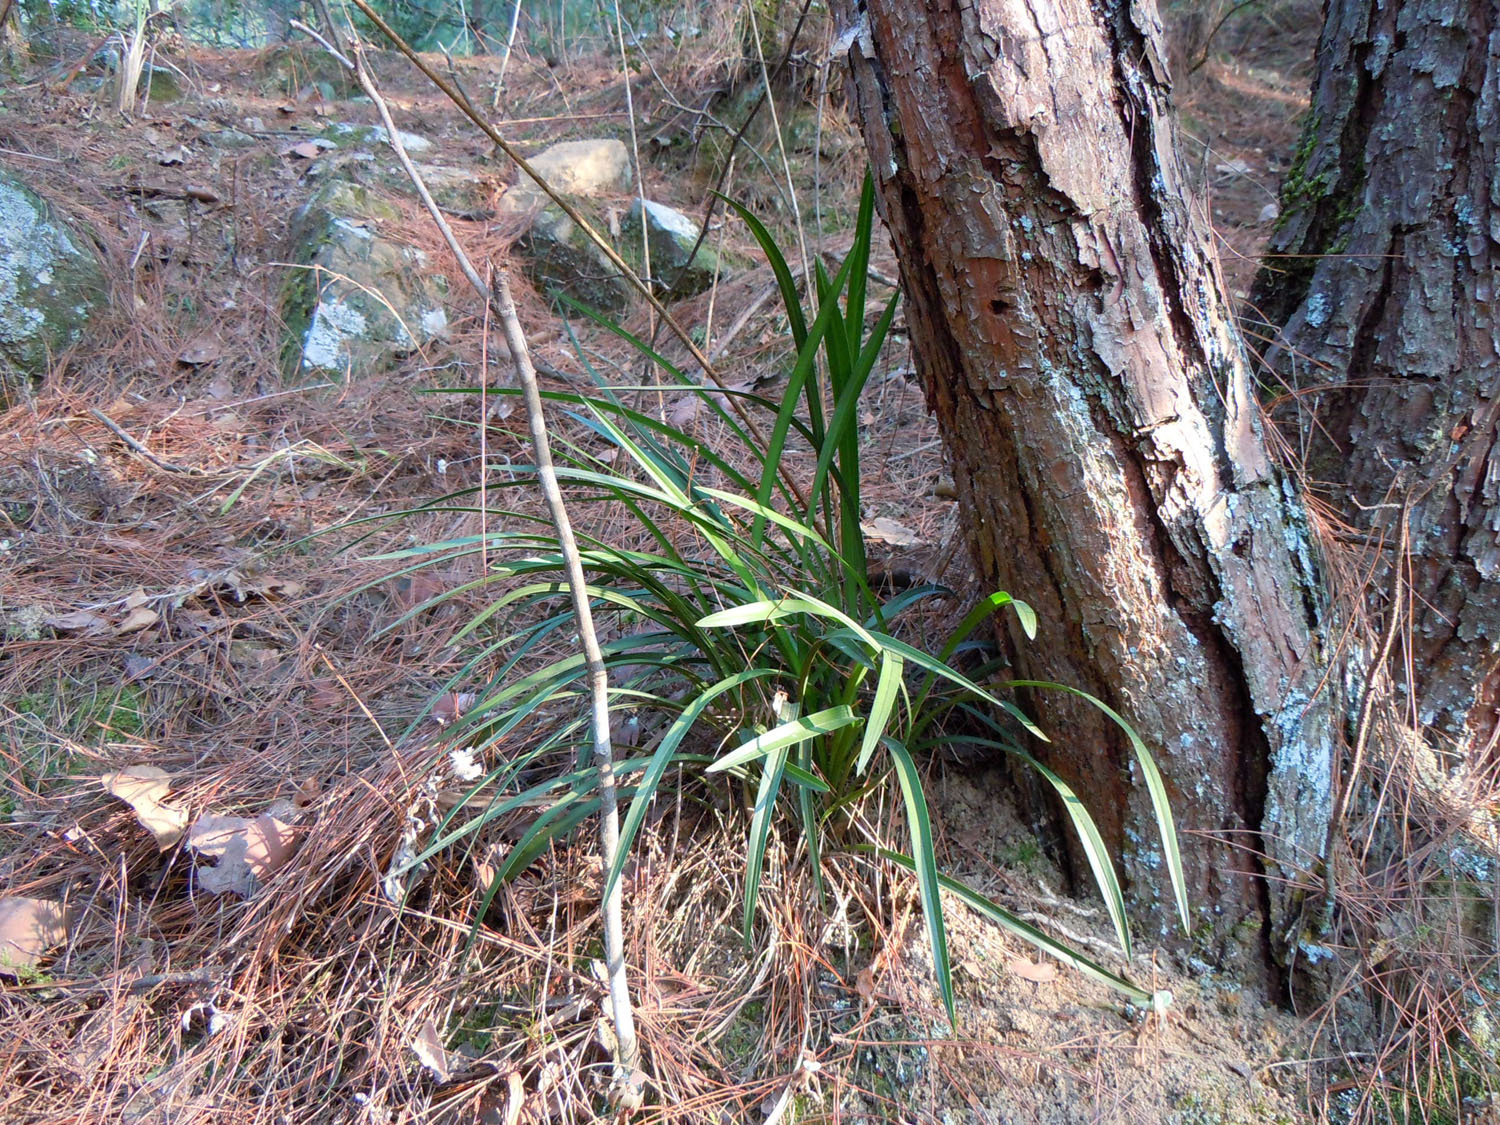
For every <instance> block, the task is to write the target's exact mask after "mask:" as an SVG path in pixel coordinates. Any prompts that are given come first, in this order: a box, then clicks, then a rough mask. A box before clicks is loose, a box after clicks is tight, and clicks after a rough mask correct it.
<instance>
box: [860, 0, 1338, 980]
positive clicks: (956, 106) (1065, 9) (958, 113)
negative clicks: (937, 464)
mask: <svg viewBox="0 0 1500 1125" xmlns="http://www.w3.org/2000/svg"><path fill="white" fill-rule="evenodd" d="M1104 8H1107V9H1108V12H1107V13H1106V14H1104V15H1101V14H1100V12H1101V9H1104ZM839 18H840V19H841V21H843V22H844V23H846V24H847V25H850V26H853V27H855V28H857V29H858V33H857V34H856V36H855V38H854V41H853V45H852V46H851V48H850V53H849V61H850V64H851V67H852V75H853V88H854V91H855V96H856V98H857V101H858V109H859V114H860V117H861V120H862V123H863V129H864V133H865V138H866V141H867V144H868V146H869V149H870V152H871V158H872V164H873V166H874V170H875V175H876V179H877V182H878V184H879V188H880V198H881V201H882V207H883V210H882V214H883V216H884V218H885V220H886V223H887V225H888V227H889V229H890V232H891V237H892V239H893V241H894V244H895V248H896V252H897V256H898V258H899V259H900V262H901V271H902V284H903V288H904V289H905V291H906V294H907V298H908V303H907V306H906V317H907V323H908V325H909V328H910V332H911V336H912V344H913V348H914V351H915V354H916V358H917V363H918V366H919V369H920V371H921V373H922V377H923V379H924V382H925V387H926V392H927V399H928V404H929V406H930V408H931V409H932V410H933V411H935V412H936V415H937V418H938V421H939V424H940V426H941V429H942V432H943V434H944V435H945V438H946V440H947V448H948V454H949V456H950V458H951V461H952V465H953V469H954V475H955V480H956V482H957V485H958V491H959V500H960V504H961V507H962V513H963V517H964V520H965V522H966V526H967V528H968V533H969V539H970V546H971V548H972V552H973V556H974V559H975V561H976V563H977V565H978V568H979V570H980V573H981V575H982V576H983V578H984V580H985V581H986V582H988V583H990V584H991V585H993V586H994V587H995V588H999V589H1005V590H1008V591H1010V592H1011V593H1013V594H1015V595H1016V596H1018V597H1021V598H1023V599H1025V600H1027V601H1029V602H1030V603H1031V604H1032V605H1033V606H1035V607H1036V609H1037V611H1038V614H1039V615H1040V618H1041V632H1040V635H1039V636H1038V638H1037V640H1036V642H1035V643H1031V644H1028V643H1026V642H1025V641H1024V638H1021V637H1020V636H1018V635H1013V636H1011V637H1010V642H1011V650H1012V652H1013V655H1014V664H1015V670H1016V673H1017V675H1018V676H1019V677H1021V678H1033V677H1035V678H1042V679H1048V680H1055V681H1058V682H1061V683H1064V684H1069V685H1072V686H1075V687H1079V688H1083V689H1085V690H1087V691H1089V692H1092V693H1094V694H1096V695H1098V696H1099V697H1101V698H1102V699H1104V700H1105V701H1107V702H1109V703H1110V704H1111V705H1113V706H1115V707H1116V708H1117V709H1118V710H1120V711H1121V712H1122V713H1124V714H1125V715H1126V716H1127V718H1128V719H1129V720H1130V721H1131V722H1132V723H1133V724H1134V725H1135V727H1136V729H1137V730H1138V731H1139V732H1140V734H1141V735H1142V736H1143V737H1144V738H1145V740H1146V741H1147V743H1148V744H1149V745H1150V746H1151V748H1152V750H1153V752H1154V753H1155V754H1156V755H1157V759H1158V761H1159V763H1160V765H1161V767H1162V769H1163V772H1164V773H1165V775H1166V777H1167V779H1168V785H1169V788H1170V791H1171V796H1172V801H1173V805H1174V808H1175V810H1176V813H1177V817H1178V823H1179V827H1180V829H1181V831H1182V833H1183V841H1182V843H1183V849H1184V859H1185V862H1186V864H1187V868H1188V879H1189V887H1190V891H1191V894H1192V896H1193V904H1194V909H1195V916H1194V925H1195V929H1197V931H1198V936H1199V937H1203V936H1206V935H1210V934H1212V935H1215V936H1217V937H1218V938H1220V939H1221V940H1223V941H1224V942H1225V946H1226V948H1225V951H1226V952H1230V953H1232V952H1234V951H1235V949H1236V948H1237V949H1238V950H1239V951H1240V952H1241V953H1243V954H1244V956H1245V959H1246V960H1247V961H1248V962H1249V963H1252V964H1268V963H1269V961H1270V960H1271V959H1272V958H1273V957H1274V956H1275V955H1277V954H1278V953H1279V951H1281V950H1284V948H1285V945H1286V943H1287V942H1289V941H1295V940H1296V937H1295V935H1294V934H1293V933H1292V932H1291V931H1292V929H1293V928H1294V926H1295V913H1294V907H1295V905H1296V903H1295V897H1296V894H1297V893H1298V892H1297V890H1296V887H1297V884H1296V879H1297V873H1298V871H1299V870H1306V869H1307V868H1308V867H1309V866H1312V865H1314V864H1315V862H1316V857H1317V856H1318V855H1319V854H1320V852H1321V850H1322V848H1323V843H1324V836H1325V833H1326V826H1327V818H1328V812H1329V805H1330V799H1331V797H1330V791H1331V761H1332V754H1333V748H1334V735H1335V730H1336V729H1337V727H1338V720H1337V715H1338V714H1339V713H1340V712H1339V706H1338V703H1337V701H1336V700H1334V699H1332V698H1331V695H1330V693H1329V692H1328V691H1327V690H1325V686H1324V684H1323V681H1324V678H1325V677H1324V672H1325V669H1326V653H1325V645H1324V638H1323V624H1322V622H1321V618H1320V609H1319V584H1318V576H1317V574H1316V573H1315V564H1314V560H1313V559H1312V553H1311V549H1310V545H1309V539H1308V535H1307V533H1306V531H1305V528H1304V525H1303V521H1302V517H1301V510H1300V508H1299V506H1298V503H1297V502H1296V500H1295V499H1294V498H1293V497H1292V496H1291V494H1290V491H1289V489H1288V487H1287V484H1286V482H1285V481H1284V480H1283V479H1282V477H1281V476H1280V475H1279V473H1278V472H1277V470H1276V468H1275V466H1274V465H1273V464H1272V462H1271V461H1270V459H1269V458H1268V457H1267V455H1266V451H1265V448H1264V443H1263V440H1262V434H1261V430H1260V423H1259V414H1258V409H1257V405H1256V403H1255V401H1254V398H1253V394H1252V392H1251V390H1250V386H1251V384H1250V380H1249V378H1248V367H1247V363H1246V359H1245V354H1244V351H1243V348H1242V346H1241V343H1240V340H1239V338H1238V335H1237V333H1236V331H1235V329H1234V328H1233V323H1232V319H1231V315H1230V306H1229V302H1228V300H1227V298H1226V296H1225V292H1224V287H1223V284H1222V282H1221V279H1220V277H1219V275H1218V272H1217V268H1216V266H1215V264H1214V262H1213V260H1212V256H1211V254H1210V251H1209V241H1208V232H1207V227H1206V224H1205V222H1204V220H1203V217H1202V215H1201V213H1200V211H1199V210H1198V209H1197V208H1196V207H1195V206H1193V205H1192V204H1191V203H1190V196H1191V193H1190V191H1189V190H1188V185H1187V182H1186V176H1185V174H1184V170H1183V167H1182V165H1181V163H1180V161H1179V158H1178V154H1177V151H1176V147H1175V139H1174V130H1173V123H1172V121H1171V118H1170V114H1169V111H1168V97H1167V79H1166V75H1165V72H1164V67H1163V65H1162V63H1161V61H1160V60H1161V59H1162V58H1163V53H1162V46H1161V38H1160V27H1159V25H1158V23H1157V21H1156V16H1155V11H1154V8H1153V6H1152V5H1151V4H1150V3H1149V2H1146V3H1141V2H1137V3H1132V4H1128V5H1127V4H1110V5H1098V4H1096V3H1090V2H1089V0H1054V2H1048V0H928V2H927V3H924V4H921V5H917V4H911V3H907V2H904V0H869V3H868V9H867V11H866V10H861V11H860V12H859V13H858V14H856V13H855V12H853V11H852V10H847V9H846V10H845V11H843V12H842V13H841V14H840V16H839ZM1026 705H1027V706H1028V707H1029V708H1030V709H1031V710H1032V712H1033V714H1034V715H1036V717H1037V718H1039V720H1040V721H1041V724H1042V725H1043V727H1044V728H1045V729H1047V730H1048V731H1050V732H1051V733H1052V736H1053V739H1054V741H1053V743H1052V744H1051V745H1050V746H1047V747H1041V746H1038V747H1037V749H1038V750H1039V751H1042V750H1045V757H1046V758H1047V760H1048V761H1049V762H1050V763H1052V764H1053V765H1054V766H1055V767H1056V768H1057V769H1058V770H1059V771H1060V772H1061V773H1062V774H1063V775H1064V776H1065V777H1066V778H1067V779H1068V780H1069V781H1070V782H1071V783H1072V784H1074V785H1075V786H1076V787H1077V788H1078V789H1079V791H1080V792H1081V794H1082V796H1083V797H1084V799H1085V801H1086V803H1087V804H1088V805H1089V806H1090V808H1091V809H1092V810H1093V811H1094V813H1095V816H1096V817H1097V818H1098V820H1099V822H1100V827H1101V829H1102V831H1103V832H1104V834H1105V837H1106V840H1107V841H1109V842H1110V843H1111V844H1112V846H1114V847H1115V848H1116V849H1117V854H1119V855H1121V856H1122V857H1123V865H1124V871H1125V875H1126V878H1127V880H1128V885H1129V887H1130V892H1131V894H1132V897H1133V898H1134V900H1135V902H1136V903H1137V904H1138V905H1140V906H1144V907H1148V908H1154V917H1155V919H1156V920H1157V922H1158V924H1159V925H1161V926H1162V927H1163V930H1164V929H1165V927H1166V924H1167V921H1168V919H1169V918H1170V911H1169V910H1168V909H1166V903H1167V901H1168V897H1169V890H1168V888H1167V885H1166V876H1165V872H1164V870H1163V867H1162V864H1161V854H1160V849H1159V847H1158V845H1157V843H1156V841H1155V834H1154V830H1153V828H1152V820H1151V817H1150V812H1149V808H1148V806H1147V803H1146V796H1145V793H1144V791H1143V788H1142V786H1141V784H1140V778H1139V775H1138V773H1136V772H1134V771H1133V769H1132V766H1131V758H1130V755H1129V753H1128V748H1127V747H1126V746H1125V745H1124V744H1123V742H1122V740H1121V738H1120V737H1119V736H1118V732H1117V731H1116V730H1115V729H1114V728H1112V726H1111V725H1110V723H1109V722H1107V721H1106V720H1105V719H1104V718H1103V717H1102V716H1101V715H1100V714H1099V713H1098V712H1097V711H1095V710H1093V709H1091V708H1090V707H1089V706H1088V705H1086V704H1083V703H1081V702H1079V701H1078V700H1077V699H1076V698H1073V697H1069V696H1067V695H1064V694H1061V693H1055V692H1034V693H1032V694H1031V696H1030V698H1029V699H1028V700H1027V701H1026ZM1262 855H1265V856H1267V857H1269V859H1268V860H1267V861H1265V862H1268V863H1269V865H1270V866H1271V868H1272V870H1271V871H1266V870H1265V869H1264V868H1263V861H1262V859H1261V858H1260V857H1261V856H1262ZM1268 874H1269V875H1272V876H1274V877H1273V878H1270V879H1267V878H1266V877H1265V876H1266V875H1268ZM1152 936H1153V937H1155V936H1157V935H1156V934H1153V935H1152Z"/></svg>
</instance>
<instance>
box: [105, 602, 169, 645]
mask: <svg viewBox="0 0 1500 1125" xmlns="http://www.w3.org/2000/svg"><path fill="white" fill-rule="evenodd" d="M160 620H161V614H159V613H157V612H156V610H154V609H147V608H146V607H145V606H143V605H140V606H136V607H135V608H134V609H132V610H131V611H130V612H129V613H127V614H126V615H125V616H124V617H123V618H122V619H121V620H120V623H119V624H118V625H116V626H115V636H117V637H118V636H123V635H124V634H125V633H134V632H135V631H136V630H137V629H144V628H145V627H146V626H147V625H155V624H156V623H157V622H158V621H160Z"/></svg>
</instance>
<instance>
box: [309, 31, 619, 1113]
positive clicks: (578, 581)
mask: <svg viewBox="0 0 1500 1125" xmlns="http://www.w3.org/2000/svg"><path fill="white" fill-rule="evenodd" d="M329 30H330V32H331V33H332V32H333V29H332V28H331V27H330V29H329ZM348 53H349V54H351V55H352V56H353V58H354V73H355V76H356V77H357V78H358V80H359V85H360V88H361V89H362V90H363V91H364V92H365V94H366V96H367V97H369V99H370V101H371V102H372V103H374V105H375V108H376V110H377V111H378V112H379V114H380V121H381V124H383V125H384V126H385V130H386V139H387V142H388V143H389V144H390V146H391V149H392V151H394V152H395V154H396V159H397V160H399V161H400V162H401V167H402V169H403V170H405V172H406V175H407V178H408V179H410V180H411V182H412V186H413V187H415V188H416V190H417V194H418V196H420V197H421V199H422V203H423V205H424V206H425V207H426V208H427V213H428V214H429V215H430V216H431V217H432V221H433V222H434V223H435V224H436V225H437V228H438V230H439V231H441V232H442V235H443V239H444V241H445V242H447V244H448V248H449V249H450V250H451V251H452V252H453V255H454V257H455V258H457V259H458V263H459V268H460V269H461V270H462V271H463V274H464V277H466V278H467V279H468V281H469V284H470V285H472V286H474V288H475V289H476V291H477V292H478V293H479V295H480V298H481V299H482V300H483V301H484V302H485V303H486V305H487V306H489V307H490V308H492V309H493V310H494V312H495V315H496V316H497V317H498V318H499V320H500V323H501V325H502V327H503V328H504V331H505V343H506V346H507V347H509V349H510V354H511V358H512V359H513V360H514V361H515V365H516V375H517V378H518V379H519V381H520V384H521V395H522V399H523V401H524V402H525V404H526V420H527V425H528V427H529V428H530V430H531V444H532V448H533V450H534V453H535V459H536V469H537V478H538V480H539V481H540V482H541V485H542V495H543V496H544V497H545V499H546V501H547V508H548V511H549V513H550V514H551V516H552V526H553V529H554V531H555V532H556V535H557V544H558V549H559V551H560V552H561V554H562V557H563V563H564V568H565V572H566V574H567V580H568V590H569V593H570V594H571V595H572V601H573V616H574V619H575V621H576V623H577V625H578V636H579V640H580V642H581V644H582V646H583V651H584V659H585V661H586V663H587V667H588V674H589V699H590V712H591V716H590V718H591V727H592V732H593V743H594V760H595V763H596V765H597V766H598V769H599V837H600V851H601V853H602V855H601V858H602V860H603V863H604V869H605V870H606V871H608V870H610V869H612V868H613V867H614V863H615V856H616V855H617V854H618V853H619V850H620V813H619V804H618V797H617V793H616V789H617V786H616V782H615V768H614V748H613V746H612V745H611V743H610V734H609V674H608V671H607V669H606V668H605V665H604V652H603V650H602V649H601V648H600V646H599V638H598V635H597V633H596V632H595V630H594V617H593V612H592V610H591V608H590V606H589V599H588V594H587V580H586V579H585V577H584V573H583V560H582V558H581V557H580V556H579V553H578V543H577V540H576V539H575V538H574V536H573V525H572V521H571V520H570V519H569V518H568V509H567V505H566V504H565V503H564V502H563V495H562V488H561V487H560V486H559V484H558V481H557V471H556V469H555V468H554V467H553V463H552V450H551V444H550V442H549V441H548V439H547V417H546V412H545V410H544V408H543V406H542V393H541V388H540V387H539V385H538V383H537V378H536V369H535V368H534V367H533V366H532V363H531V354H530V352H529V350H528V349H527V347H526V337H525V335H524V334H523V333H522V331H521V323H520V320H519V319H518V318H517V316H516V305H515V301H514V300H512V299H511V295H510V286H509V284H508V282H507V281H506V277H505V274H504V272H503V271H502V272H500V273H497V274H495V286H494V288H493V289H490V288H489V287H487V286H486V285H485V283H484V281H483V279H481V278H480V276H479V271H478V270H477V269H475V268H474V264H473V262H472V261H471V260H470V258H469V256H468V254H467V253H465V252H464V249H463V247H462V246H461V245H460V244H459V242H458V238H457V237H456V236H455V235H454V233H453V229H452V228H451V227H450V226H449V225H448V223H447V220H445V219H444V218H443V214H442V211H441V210H440V209H439V208H438V205H437V203H436V202H435V201H434V200H433V198H432V194H431V193H430V192H429V191H428V190H427V185H426V184H425V183H424V182H423V180H422V177H421V174H420V173H419V172H418V171H417V169H416V166H415V165H414V164H413V163H412V161H411V157H410V156H408V155H407V152H406V146H405V145H404V144H402V142H401V133H400V130H398V129H397V128H396V123H395V121H394V120H393V119H392V118H391V111H390V107H389V106H388V105H386V102H385V99H384V98H383V97H382V96H381V94H380V91H379V89H377V88H376V86H375V82H374V79H373V78H372V77H371V76H370V72H369V68H368V67H367V66H366V65H365V61H364V55H363V53H362V51H361V49H360V45H359V44H358V43H357V42H351V43H350V44H349V50H348ZM481 424H483V423H481ZM480 471H481V472H483V471H484V470H483V466H481V470H480ZM623 900H624V892H623V887H622V884H621V880H618V879H617V880H615V882H614V886H613V887H612V888H611V889H610V892H609V894H608V895H607V896H606V897H605V900H604V910H603V914H604V956H605V963H606V969H607V972H608V985H609V998H610V1010H611V1014H612V1016H613V1019H614V1028H615V1039H616V1044H617V1048H616V1054H615V1076H614V1083H613V1091H612V1092H613V1096H614V1100H615V1103H616V1105H617V1106H619V1107H620V1108H622V1109H635V1108H637V1107H639V1106H640V1104H641V1102H642V1101H643V1100H644V1097H645V1089H644V1087H645V1074H644V1072H643V1071H642V1070H641V1069H640V1044H639V1041H638V1040H637V1038H636V1033H635V1012H634V1009H633V1007H632V1005H631V1000H630V989H629V985H628V983H627V981H626V978H625V938H624V933H625V927H624V921H623V905H622V904H623Z"/></svg>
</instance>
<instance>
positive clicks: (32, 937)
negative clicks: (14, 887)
mask: <svg viewBox="0 0 1500 1125" xmlns="http://www.w3.org/2000/svg"><path fill="white" fill-rule="evenodd" d="M67 939H68V911H67V910H64V909H63V907H62V904H61V903H56V902H52V901H51V900H50V899H45V898H3V899H0V973H5V974H7V975H9V976H13V977H14V976H19V975H20V974H21V973H23V972H26V971H27V970H29V969H34V968H36V963H37V962H38V961H39V960H40V959H41V958H42V957H43V956H44V955H45V954H46V953H47V951H48V950H49V949H51V948H53V946H57V945H61V944H62V943H63V942H65V941H66V940H67Z"/></svg>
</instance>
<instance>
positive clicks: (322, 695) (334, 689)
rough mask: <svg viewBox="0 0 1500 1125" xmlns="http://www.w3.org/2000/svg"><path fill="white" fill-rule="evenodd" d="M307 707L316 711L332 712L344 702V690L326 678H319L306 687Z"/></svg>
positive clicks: (335, 681)
mask: <svg viewBox="0 0 1500 1125" xmlns="http://www.w3.org/2000/svg"><path fill="white" fill-rule="evenodd" d="M307 686H308V688H309V689H310V690H309V691H308V693H307V705H308V706H309V707H311V708H313V709H314V710H317V711H332V710H333V709H334V708H335V707H338V706H339V705H340V704H342V703H343V702H344V699H345V695H344V689H343V688H342V687H341V686H339V682H338V681H337V680H335V679H332V678H330V677H328V676H320V677H318V678H317V679H316V680H313V681H312V682H311V683H310V684H308V685H307Z"/></svg>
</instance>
